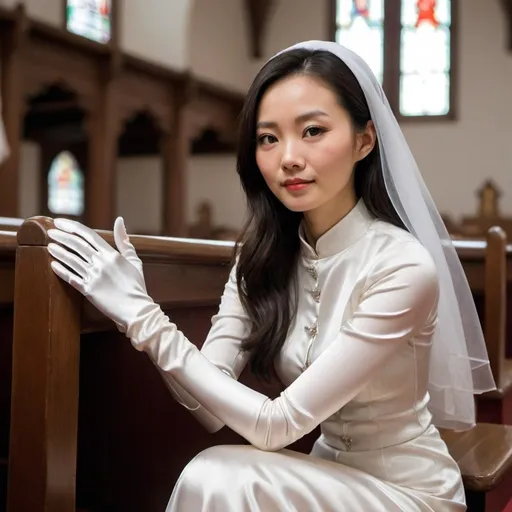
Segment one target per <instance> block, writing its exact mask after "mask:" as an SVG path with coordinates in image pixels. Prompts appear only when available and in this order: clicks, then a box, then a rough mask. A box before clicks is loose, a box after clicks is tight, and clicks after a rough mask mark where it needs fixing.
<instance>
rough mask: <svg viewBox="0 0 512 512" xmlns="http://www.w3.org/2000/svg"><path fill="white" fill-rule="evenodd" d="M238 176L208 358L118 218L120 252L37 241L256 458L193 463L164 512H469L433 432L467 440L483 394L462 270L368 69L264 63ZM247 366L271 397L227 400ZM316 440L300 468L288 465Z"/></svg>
mask: <svg viewBox="0 0 512 512" xmlns="http://www.w3.org/2000/svg"><path fill="white" fill-rule="evenodd" d="M238 171H239V174H240V177H241V181H242V184H243V186H244V189H245V192H246V195H247V200H248V205H249V213H250V216H249V221H248V223H247V226H246V228H245V230H244V234H243V236H242V238H241V242H242V244H241V247H240V249H239V251H238V254H237V262H236V265H235V266H234V268H233V269H232V271H231V274H230V277H229V280H228V282H227V284H226V287H225V290H224V294H223V296H222V302H221V305H220V309H219V312H218V314H217V315H216V316H215V317H214V318H213V321H212V329H211V331H210V333H209V335H208V338H207V340H206V342H205V344H204V346H203V348H202V350H201V352H200V351H199V350H197V349H196V348H195V346H193V345H192V344H191V343H190V342H189V341H188V340H187V339H186V338H185V337H184V336H183V334H182V333H181V332H180V331H179V330H178V329H177V327H176V325H175V324H173V323H172V322H171V321H170V320H169V319H168V318H167V317H165V315H164V314H163V312H162V311H161V310H160V308H159V307H158V306H157V305H156V304H154V302H153V301H152V300H151V298H150V297H148V295H147V293H146V288H145V284H144V278H143V274H142V265H141V263H140V260H139V259H138V258H137V256H136V254H135V251H134V249H133V246H132V245H131V244H130V242H129V239H128V237H127V235H126V231H125V228H124V224H123V222H122V219H118V220H117V221H116V224H115V226H114V234H115V240H116V245H117V248H118V249H119V252H117V251H115V250H114V249H112V248H111V247H110V246H108V245H107V244H106V243H105V242H104V241H103V240H102V239H101V238H100V237H99V236H97V235H96V234H95V233H94V232H93V231H92V230H90V229H88V228H86V227H85V226H82V225H80V224H78V223H75V222H70V221H67V220H60V219H57V220H56V221H55V225H56V228H57V229H55V230H51V231H50V232H49V235H50V237H51V238H52V239H53V240H54V241H55V242H58V243H57V244H55V243H52V244H50V245H49V246H48V249H49V251H50V253H51V254H52V255H53V256H54V258H56V259H57V260H59V261H60V262H59V261H54V262H52V267H53V269H54V271H55V272H56V274H57V275H59V276H60V277H61V278H62V279H64V280H65V281H67V282H68V283H70V284H71V285H73V286H74V287H75V288H76V289H78V290H79V291H80V292H82V293H83V294H84V295H85V296H86V297H87V298H88V299H89V300H90V301H91V302H92V303H93V304H94V305H95V306H96V307H97V308H99V309H100V310H101V311H103V312H104V313H105V314H106V315H107V316H109V317H110V318H111V319H112V320H114V321H115V322H116V324H117V325H118V327H119V329H121V330H122V331H123V332H125V333H126V335H127V336H128V337H129V338H130V340H131V341H132V343H133V345H134V346H135V348H137V349H139V350H144V351H145V352H147V353H148V355H149V356H150V357H151V359H152V360H153V361H154V362H155V364H156V365H157V366H158V367H159V368H160V370H161V371H162V373H163V374H164V375H165V378H166V380H167V382H168V383H169V385H170V386H171V388H172V392H173V393H174V395H175V396H176V397H177V398H178V400H179V401H180V402H181V403H182V404H183V405H185V406H186V407H187V408H188V409H190V410H191V411H192V412H193V414H195V415H196V417H197V418H198V419H199V420H200V421H201V422H202V423H203V424H204V425H205V426H206V427H207V428H208V429H209V430H211V431H215V430H218V429H219V428H221V427H222V425H224V424H225V425H228V426H229V427H231V428H232V429H233V430H235V431H236V432H238V433H239V434H240V435H242V436H243V437H245V439H247V440H248V441H249V442H250V443H251V445H252V446H250V445H249V446H239V447H236V446H229V447H228V446H225V447H215V448H211V449H209V450H206V451H204V452H202V453H201V454H199V455H198V456H197V457H196V458H195V459H193V461H191V462H190V463H189V464H188V466H187V467H186V468H185V470H184V471H183V473H182V475H181V477H180V479H179V481H178V483H177V485H176V487H175V489H174V492H173V494H172V497H171V499H170V502H169V505H168V508H167V510H168V511H186V512H188V511H209V512H210V511H223V512H224V511H227V512H229V511H233V512H235V511H236V512H244V511H264V512H272V511H285V510H290V511H292V510H294V511H301V512H302V511H311V512H327V511H333V512H334V511H341V510H347V511H350V512H354V511H359V510H360V511H364V512H369V511H378V510H383V511H392V510H400V511H435V512H443V511H446V512H452V511H462V510H465V509H466V507H465V499H464V490H463V487H462V482H461V476H460V472H459V469H458V467H457V465H456V464H455V462H454V461H453V459H452V458H451V457H450V455H449V453H448V451H447V449H446V446H445V444H444V442H443V441H442V439H441V438H440V436H439V433H438V430H437V427H436V426H435V425H437V426H443V427H448V428H470V427H471V426H472V425H473V424H474V421H475V419H474V414H475V412H474V405H473V394H474V393H478V392H482V391H486V390H489V389H492V388H493V387H494V383H493V380H492V376H491V373H490V369H489V362H488V359H487V354H486V351H485V345H484V343H483V338H482V333H481V330H480V327H479V324H478V318H477V316H476V312H475V308H474V304H473V303H472V298H471V294H470V291H469V288H468V286H467V282H466V281H465V278H464V274H463V271H462V268H461V266H460V263H459V262H458V260H457V256H456V254H455V252H454V250H453V247H452V246H451V243H450V241H449V237H448V235H447V233H446V230H445V229H444V226H443V224H442V222H441V221H440V219H439V214H438V213H437V210H436V209H435V207H434V205H433V203H432V200H431V199H430V196H429V195H428V192H427V191H426V189H425V187H424V184H423V181H422V179H421V177H420V175H419V173H418V171H417V167H416V164H415V162H414V159H413V158H412V155H411V154H410V151H409V149H408V147H407V144H406V142H405V140H404V138H403V136H402V134H401V132H400V129H399V127H398V125H397V123H396V121H395V119H394V117H393V114H392V113H391V110H390V108H389V104H388V103H387V100H386V98H385V96H384V93H383V92H382V89H381V88H380V86H379V84H378V82H377V81H376V79H375V77H374V76H373V75H372V73H371V71H370V70H369V68H368V67H367V66H366V64H365V63H364V62H363V61H361V59H360V58H358V57H357V56H356V55H355V54H354V53H352V52H350V51H349V50H347V49H345V48H343V47H341V46H339V45H337V44H335V43H325V42H318V41H311V42H308V43H301V44H300V45H297V46H295V47H292V48H289V49H288V50H285V51H284V52H282V53H280V54H278V55H277V56H275V57H274V58H273V59H271V60H270V61H269V62H268V63H267V64H266V65H265V66H264V67H263V69H262V70H261V72H260V73H259V74H258V76H257V77H256V79H255V80H254V83H253V85H252V87H251V88H250V90H249V92H248V95H247V99H246V103H245V106H244V110H243V113H242V122H241V133H240V143H239V153H238ZM73 252H75V253H77V254H79V255H80V256H81V257H78V256H76V255H74V254H73ZM63 264H65V265H66V266H67V267H68V268H70V269H72V270H73V271H74V272H70V271H69V270H68V269H67V268H66V267H65V266H64V265H63ZM462 318H464V322H463V321H462ZM246 364H250V365H251V368H252V370H253V371H254V372H255V373H256V374H258V375H260V376H262V377H266V376H269V375H271V374H272V373H273V372H274V371H275V372H276V373H277V375H278V376H279V377H280V379H281V380H282V382H283V384H284V385H285V387H286V389H285V390H284V391H283V393H282V394H281V396H279V397H278V398H277V399H275V400H270V399H269V398H268V397H266V396H264V395H262V394H260V393H258V392H256V391H253V390H251V389H249V388H247V387H245V386H244V385H242V384H241V383H239V382H238V381H237V378H238V376H239V375H240V373H241V372H242V370H243V368H244V367H245V366H246ZM448 370H449V371H448ZM318 425H321V429H322V435H321V436H320V437H319V439H318V440H317V441H316V443H315V446H314V448H313V450H312V453H311V454H310V455H303V454H299V453H295V452H292V451H289V450H286V449H285V447H286V446H288V445H289V444H291V443H293V442H294V441H296V440H297V439H299V438H300V437H302V436H304V435H305V434H307V433H308V432H311V431H312V430H313V429H314V428H315V427H316V426H318Z"/></svg>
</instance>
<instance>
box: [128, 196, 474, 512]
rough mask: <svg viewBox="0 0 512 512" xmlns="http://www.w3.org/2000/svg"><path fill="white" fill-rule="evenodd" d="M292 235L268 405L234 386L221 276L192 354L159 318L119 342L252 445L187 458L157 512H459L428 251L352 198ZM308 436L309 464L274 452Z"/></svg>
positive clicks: (209, 421)
mask: <svg viewBox="0 0 512 512" xmlns="http://www.w3.org/2000/svg"><path fill="white" fill-rule="evenodd" d="M300 236H301V251H302V254H301V259H300V263H299V268H298V278H299V292H300V293H299V303H298V312H297V316H296V320H295V321H294V323H293V325H292V326H291V328H290V331H289V335H288V338H287V340H286V342H285V344H284V346H283V349H282V351H281V354H280V357H279V358H278V360H276V363H275V366H276V370H277V373H278V375H279V377H280V378H281V380H282V382H283V383H284V384H285V386H287V387H286V389H285V390H284V391H283V392H282V393H281V395H280V396H279V397H278V398H276V399H274V400H271V399H270V398H268V397H266V396H264V395H263V394H261V393H258V392H256V391H254V390H252V389H250V388H248V387H246V386H244V385H243V384H241V383H239V382H238V381H237V378H238V377H239V375H240V374H241V372H242V370H243V368H244V366H245V365H246V363H247V360H248V355H247V354H246V353H244V352H241V351H240V348H239V347H240V340H241V339H242V338H243V337H244V335H245V334H246V333H247V330H248V320H247V317H246V315H245V313H244V310H243V308H242V306H241V304H240V301H239V299H238V294H237V289H236V283H235V276H234V272H233V271H232V272H231V275H230V278H229V280H228V282H227V284H226V287H225V291H224V294H223V296H222V302H221V305H220V309H219V312H218V314H217V315H216V316H214V318H213V320H212V328H211V331H210V333H209V335H208V338H207V340H206V342H205V344H204V346H203V348H202V350H201V351H199V350H198V349H197V348H196V347H195V346H194V345H193V344H192V343H190V342H189V341H188V340H187V339H186V338H185V336H184V335H183V334H182V333H181V332H180V331H179V330H178V329H177V327H176V326H175V325H174V324H173V323H172V322H170V321H168V322H167V324H166V328H165V329H162V328H161V327H160V328H159V329H158V331H156V330H155V332H152V331H151V326H149V327H147V326H146V328H145V331H144V332H139V333H137V332H133V333H130V338H131V339H132V342H133V344H134V346H135V347H136V348H138V349H139V350H144V351H146V352H147V353H148V354H149V356H150V357H151V358H152V360H153V361H154V362H155V364H157V366H159V367H160V369H161V371H162V373H163V375H164V376H165V378H166V380H167V382H168V384H169V386H170V387H171V388H172V389H171V392H172V393H173V394H174V396H175V397H176V398H177V399H178V400H179V401H180V403H182V404H183V405H184V406H185V407H187V408H188V409H190V410H191V412H192V414H194V415H195V416H196V417H197V418H198V420H199V421H201V422H202V423H203V424H204V425H205V427H206V428H208V429H209V430H211V431H215V430H218V429H219V428H221V427H222V426H223V425H224V424H225V425H228V426H229V427H231V428H232V429H233V430H235V431H236V432H238V433H239V434H240V435H242V436H243V437H244V438H245V439H247V440H248V441H249V442H250V445H247V446H217V447H213V448H209V449H207V450H205V451H203V452H202V453H200V454H198V455H197V456H196V457H195V458H194V459H193V460H192V461H191V462H190V463H189V464H188V465H187V466H186V467H185V469H184V470H183V472H182V474H181V476H180V478H179V480H178V482H177V484H176V486H175V488H174V491H173V493H172V496H171V498H170V501H169V504H168V506H167V512H285V511H290V512H291V511H295V512H341V511H347V512H359V511H360V512H378V511H383V512H384V511H385V512H392V511H401V512H413V511H414V512H417V511H422V512H423V511H424V512H426V511H429V512H455V511H457V512H459V511H464V510H466V505H465V497H464V489H463V485H462V479H461V475H460V471H459V468H458V466H457V464H456V463H455V462H454V460H453V459H452V458H451V456H450V455H449V453H448V451H447V448H446V445H445V443H444V442H443V440H442V439H441V438H440V436H439V433H438V431H437V429H436V428H435V427H434V426H433V425H432V424H431V414H430V412H429V410H428V402H429V395H428V392H427V383H428V370H429V354H430V347H431V340H432V334H433V332H434V330H435V325H436V318H437V301H438V281H437V275H436V270H435V266H434V263H433V261H432V259H431V257H430V255H429V254H428V252H427V250H426V249H425V248H423V247H422V246H421V245H420V243H419V242H418V241H416V239H415V238H413V237H412V236H411V235H410V234H408V233H406V232H405V231H403V230H401V229H399V228H396V227H394V226H392V225H390V224H388V223H384V222H382V221H378V220H375V219H374V218H373V217H372V216H371V215H370V213H369V212H368V210H367V208H366V206H365V205H364V203H363V202H362V201H359V202H358V204H357V205H356V206H355V208H354V209H353V210H352V211H351V212H350V213H349V214H348V215H347V216H346V217H345V218H344V219H342V220H341V221H340V222H339V223H338V224H336V225H335V226H334V227H333V228H331V229H330V230H329V231H328V232H327V233H325V234H324V235H323V236H322V237H321V238H320V239H319V240H318V241H317V244H316V247H315V248H312V247H311V246H310V245H308V243H307V242H306V239H305V237H304V236H302V230H301V232H300ZM276 270H278V269H276ZM155 329H156V328H155ZM318 425H321V435H320V437H319V438H318V440H317V441H316V443H315V445H314V448H313V450H312V452H311V454H309V455H306V454H301V453H297V452H293V451H290V450H287V449H286V446H288V445H289V444H291V443H293V442H294V441H296V440H297V439H299V438H300V437H302V436H304V435H305V434H307V433H309V432H311V431H312V430H313V429H314V428H315V427H316V426H318Z"/></svg>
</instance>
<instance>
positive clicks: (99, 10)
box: [66, 0, 112, 43]
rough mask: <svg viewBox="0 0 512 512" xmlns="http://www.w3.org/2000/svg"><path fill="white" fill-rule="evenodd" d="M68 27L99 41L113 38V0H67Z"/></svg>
mask: <svg viewBox="0 0 512 512" xmlns="http://www.w3.org/2000/svg"><path fill="white" fill-rule="evenodd" d="M66 28H67V29H68V30H69V31H70V32H73V33H74V34H78V35H79V36H83V37H86V38H87V39H91V40H92V41H96V42H98V43H108V42H109V41H110V39H111V38H112V0H67V8H66Z"/></svg>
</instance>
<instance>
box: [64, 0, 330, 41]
mask: <svg viewBox="0 0 512 512" xmlns="http://www.w3.org/2000/svg"><path fill="white" fill-rule="evenodd" d="M110 1H111V3H112V26H111V29H112V33H111V36H110V40H109V41H108V43H100V42H99V41H95V40H93V39H89V38H88V37H85V36H81V35H80V34H76V33H75V32H71V30H69V29H68V19H67V17H68V0H62V12H63V22H62V24H63V26H64V30H65V31H66V32H67V33H68V34H71V35H72V36H76V37H81V38H83V39H85V40H86V41H89V42H90V43H93V44H99V45H101V46H106V47H110V48H117V46H118V41H119V39H118V38H119V34H118V32H119V30H118V28H119V5H120V2H119V0H110ZM335 7H336V6H335Z"/></svg>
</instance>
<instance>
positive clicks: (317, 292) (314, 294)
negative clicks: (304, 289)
mask: <svg viewBox="0 0 512 512" xmlns="http://www.w3.org/2000/svg"><path fill="white" fill-rule="evenodd" d="M309 293H311V296H312V297H313V300H314V301H315V302H317V303H318V302H320V290H319V289H318V288H315V289H314V290H309Z"/></svg>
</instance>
